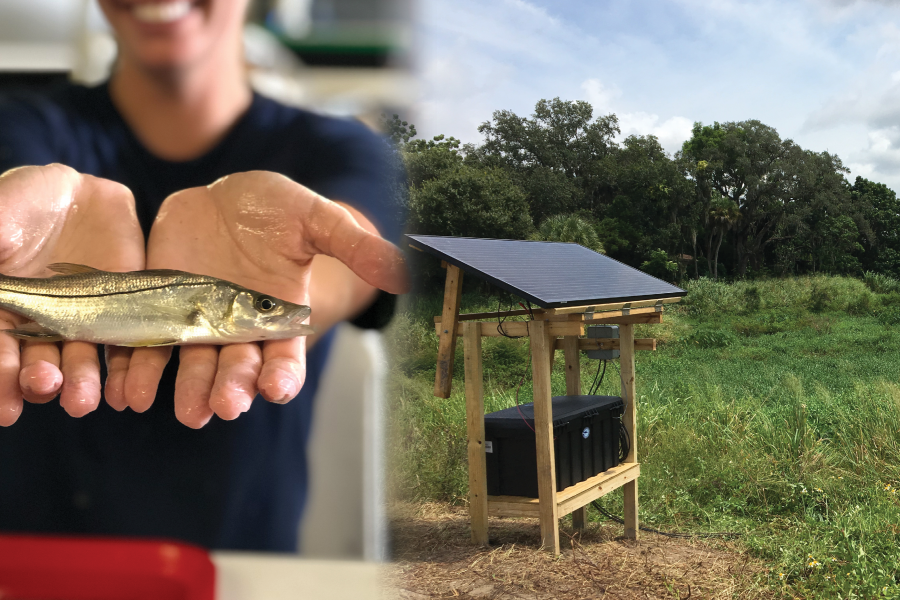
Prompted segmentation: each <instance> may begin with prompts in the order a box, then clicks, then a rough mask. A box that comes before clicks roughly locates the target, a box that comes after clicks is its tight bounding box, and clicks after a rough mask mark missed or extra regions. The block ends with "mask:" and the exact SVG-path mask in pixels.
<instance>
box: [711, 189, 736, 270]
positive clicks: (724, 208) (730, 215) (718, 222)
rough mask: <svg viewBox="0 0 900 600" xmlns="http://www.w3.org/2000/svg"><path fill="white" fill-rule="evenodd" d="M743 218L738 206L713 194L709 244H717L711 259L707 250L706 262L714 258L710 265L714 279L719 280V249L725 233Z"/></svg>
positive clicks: (728, 199)
mask: <svg viewBox="0 0 900 600" xmlns="http://www.w3.org/2000/svg"><path fill="white" fill-rule="evenodd" d="M740 218H741V211H740V209H739V208H738V205H737V204H736V203H735V202H734V201H733V200H731V198H727V197H725V196H723V195H722V194H720V193H718V192H715V191H714V192H713V193H712V201H711V202H710V205H709V220H708V223H709V226H710V228H711V229H712V236H710V238H709V244H710V245H712V244H715V246H716V249H715V252H714V253H713V256H712V257H710V248H707V252H706V260H707V261H709V260H710V258H712V264H711V265H710V273H712V276H713V279H718V278H719V248H721V247H722V239H723V238H724V237H725V232H726V231H728V230H729V229H731V228H732V227H734V224H735V223H737V222H738V221H739V220H740Z"/></svg>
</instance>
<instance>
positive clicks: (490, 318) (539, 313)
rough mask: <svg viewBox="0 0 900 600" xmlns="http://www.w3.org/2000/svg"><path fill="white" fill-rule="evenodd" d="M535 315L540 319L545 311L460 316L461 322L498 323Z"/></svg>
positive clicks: (463, 314) (500, 312) (508, 311)
mask: <svg viewBox="0 0 900 600" xmlns="http://www.w3.org/2000/svg"><path fill="white" fill-rule="evenodd" d="M532 313H534V318H535V319H538V318H540V317H542V316H544V311H543V310H541V309H539V308H536V309H534V310H533V311H530V310H501V311H494V312H480V313H462V314H461V315H459V320H460V321H497V319H500V318H506V317H524V316H525V315H529V316H530V315H531V314H532ZM434 322H435V323H440V322H441V318H440V317H435V318H434Z"/></svg>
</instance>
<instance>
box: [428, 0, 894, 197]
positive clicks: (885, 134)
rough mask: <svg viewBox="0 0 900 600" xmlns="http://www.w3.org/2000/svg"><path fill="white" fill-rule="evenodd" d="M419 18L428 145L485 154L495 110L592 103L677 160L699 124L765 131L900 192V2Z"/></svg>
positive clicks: (465, 10) (473, 5) (506, 6)
mask: <svg viewBox="0 0 900 600" xmlns="http://www.w3.org/2000/svg"><path fill="white" fill-rule="evenodd" d="M420 15H421V16H422V17H423V24H422V27H420V30H419V31H420V34H419V35H420V39H422V40H423V41H424V44H423V46H422V52H421V63H420V64H421V65H422V69H423V70H422V73H423V75H422V80H421V86H422V90H423V103H422V105H421V107H420V114H419V115H418V116H417V117H416V121H415V122H416V125H417V129H419V131H420V132H421V135H422V136H423V137H425V136H430V135H434V134H437V133H444V134H447V135H454V136H456V137H459V138H461V139H462V140H463V141H470V142H479V141H481V136H480V135H479V134H478V133H477V126H478V124H480V123H481V122H484V121H486V120H489V119H490V118H491V115H492V113H493V111H495V110H511V111H513V112H515V113H516V114H519V115H522V116H528V115H530V114H531V113H532V111H533V109H534V105H535V103H536V102H537V101H538V100H540V99H542V98H546V99H550V98H554V97H559V98H562V99H563V100H577V99H582V100H587V101H588V102H590V103H591V104H592V106H594V109H595V114H596V115H601V114H609V113H611V112H612V113H615V114H616V115H617V116H618V117H619V121H620V125H621V128H622V131H623V134H624V135H627V134H637V135H648V134H652V135H655V136H657V137H658V138H659V140H660V143H661V144H662V145H663V147H664V148H665V149H666V150H667V151H668V152H670V153H672V152H674V151H676V150H678V149H679V148H680V147H681V144H682V142H683V141H684V140H685V139H688V138H689V136H690V131H691V128H692V124H693V122H694V121H701V122H703V123H712V122H713V121H719V122H725V121H742V120H746V119H759V120H760V121H762V122H763V123H766V124H767V125H770V126H772V127H775V128H776V129H777V130H778V132H779V133H780V134H781V136H782V137H783V138H790V139H793V140H794V141H796V142H797V143H798V144H800V145H801V146H803V147H805V148H809V149H811V150H814V151H823V150H828V151H829V152H832V153H835V154H837V155H838V156H840V157H841V158H842V159H843V160H844V162H845V164H847V165H849V166H850V168H851V169H853V173H854V174H862V175H865V174H866V173H869V174H877V180H878V181H881V182H884V183H887V184H888V185H891V186H892V187H895V189H900V174H898V175H897V176H896V177H895V176H894V175H893V174H892V172H893V171H894V170H896V171H897V172H898V173H900V169H898V168H897V167H898V166H900V163H898V161H897V156H898V148H900V137H898V135H897V134H896V128H897V127H900V3H898V2H887V1H882V0H856V1H852V0H752V1H751V0H718V1H717V2H714V3H710V2H708V1H707V0H647V2H646V3H640V5H638V4H637V3H619V2H612V3H597V2H592V1H590V0H580V1H579V2H567V3H553V2H550V0H454V2H445V1H443V0H423V4H422V11H421V12H420ZM875 176H876V175H873V177H875Z"/></svg>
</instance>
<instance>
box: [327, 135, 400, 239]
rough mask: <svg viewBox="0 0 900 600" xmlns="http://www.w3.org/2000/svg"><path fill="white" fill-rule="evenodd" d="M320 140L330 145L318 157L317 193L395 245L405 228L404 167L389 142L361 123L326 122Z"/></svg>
mask: <svg viewBox="0 0 900 600" xmlns="http://www.w3.org/2000/svg"><path fill="white" fill-rule="evenodd" d="M321 128H322V131H321V133H322V135H323V137H324V138H325V139H329V140H331V143H328V144H325V145H324V147H323V148H322V155H320V156H319V160H317V161H316V162H317V164H318V166H319V171H320V173H319V183H318V185H317V186H316V188H317V191H319V193H320V194H322V195H323V196H326V197H327V198H330V199H332V200H339V201H342V202H346V203H347V204H349V205H350V206H353V207H354V208H356V209H357V210H359V211H360V212H362V213H363V214H364V215H366V217H368V218H369V219H370V220H371V221H372V222H373V223H374V224H375V226H376V227H377V228H378V231H379V232H380V233H381V235H382V236H383V237H384V238H386V239H388V240H390V241H392V242H394V243H395V244H396V243H398V242H399V240H400V235H401V234H402V232H403V228H404V225H405V222H406V207H407V203H406V195H405V192H406V177H405V174H404V170H403V163H402V161H401V160H400V158H399V156H398V155H397V152H396V150H395V149H394V148H393V147H392V146H391V145H390V143H389V142H388V140H386V139H385V138H383V137H381V136H379V135H377V134H375V133H374V132H372V131H370V130H369V129H368V128H366V127H365V125H363V124H362V123H359V122H354V121H345V120H339V119H327V120H325V121H323V123H322V124H321Z"/></svg>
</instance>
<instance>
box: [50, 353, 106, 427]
mask: <svg viewBox="0 0 900 600" xmlns="http://www.w3.org/2000/svg"><path fill="white" fill-rule="evenodd" d="M60 370H61V371H62V374H63V384H62V389H61V391H60V394H59V404H60V406H62V407H63V408H64V409H65V411H66V412H67V413H69V414H70V415H71V416H73V417H83V416H84V415H86V414H88V413H89V412H91V411H93V410H94V409H96V408H97V405H98V404H100V359H99V358H98V357H97V346H96V345H95V344H88V343H87V342H64V343H63V346H62V355H61V357H60Z"/></svg>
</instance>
